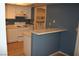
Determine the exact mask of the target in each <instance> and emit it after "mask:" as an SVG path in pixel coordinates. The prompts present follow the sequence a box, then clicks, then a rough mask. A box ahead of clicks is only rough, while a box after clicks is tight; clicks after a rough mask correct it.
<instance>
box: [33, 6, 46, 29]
mask: <svg viewBox="0 0 79 59" xmlns="http://www.w3.org/2000/svg"><path fill="white" fill-rule="evenodd" d="M34 9H35V10H34V29H45V28H46V6H38V7H35V8H34Z"/></svg>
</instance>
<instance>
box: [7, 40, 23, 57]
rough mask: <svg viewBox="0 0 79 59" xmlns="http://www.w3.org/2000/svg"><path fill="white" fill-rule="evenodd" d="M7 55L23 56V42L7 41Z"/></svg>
mask: <svg viewBox="0 0 79 59" xmlns="http://www.w3.org/2000/svg"><path fill="white" fill-rule="evenodd" d="M8 55H9V56H20V55H23V56H24V42H23V41H16V42H12V43H8Z"/></svg>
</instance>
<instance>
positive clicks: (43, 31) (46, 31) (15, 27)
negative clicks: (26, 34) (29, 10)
mask: <svg viewBox="0 0 79 59" xmlns="http://www.w3.org/2000/svg"><path fill="white" fill-rule="evenodd" d="M18 28H19V29H21V28H22V29H23V28H29V29H28V30H30V31H31V32H32V33H33V34H36V35H43V34H48V33H56V32H64V31H67V30H66V29H60V28H48V29H42V30H35V29H33V25H32V26H30V25H29V26H28V27H24V26H23V27H17V26H15V25H7V29H18ZM26 31H27V30H26Z"/></svg>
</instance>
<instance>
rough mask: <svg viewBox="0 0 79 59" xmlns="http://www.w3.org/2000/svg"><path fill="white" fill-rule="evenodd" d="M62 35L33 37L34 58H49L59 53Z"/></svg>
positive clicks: (52, 34) (53, 34)
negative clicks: (54, 53)
mask: <svg viewBox="0 0 79 59" xmlns="http://www.w3.org/2000/svg"><path fill="white" fill-rule="evenodd" d="M59 40H60V33H51V34H45V35H35V34H33V35H32V56H47V55H50V54H52V53H53V52H56V51H58V48H59Z"/></svg>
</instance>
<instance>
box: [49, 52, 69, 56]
mask: <svg viewBox="0 0 79 59" xmlns="http://www.w3.org/2000/svg"><path fill="white" fill-rule="evenodd" d="M57 53H61V54H63V55H65V56H69V55H68V54H66V53H64V52H62V51H57V52H55V53H52V54H50V55H49V56H55V55H56V54H57Z"/></svg>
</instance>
